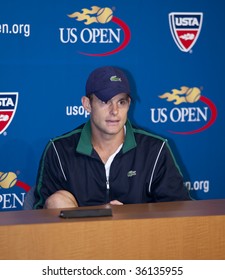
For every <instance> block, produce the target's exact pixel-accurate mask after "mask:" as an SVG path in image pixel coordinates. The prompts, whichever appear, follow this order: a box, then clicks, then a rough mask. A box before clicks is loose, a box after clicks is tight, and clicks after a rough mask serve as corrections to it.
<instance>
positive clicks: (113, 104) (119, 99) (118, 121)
mask: <svg viewBox="0 0 225 280" xmlns="http://www.w3.org/2000/svg"><path fill="white" fill-rule="evenodd" d="M90 102H91V123H92V129H95V130H98V131H99V132H100V133H104V134H108V135H115V134H118V133H119V132H121V130H122V129H123V127H124V124H125V123H126V120H127V113H128V110H129V106H130V98H129V96H128V95H127V94H125V93H120V94H117V95H115V96H114V97H113V98H112V99H110V100H109V101H108V102H103V101H101V100H100V99H98V98H97V97H96V96H95V95H93V96H92V98H91V101H90Z"/></svg>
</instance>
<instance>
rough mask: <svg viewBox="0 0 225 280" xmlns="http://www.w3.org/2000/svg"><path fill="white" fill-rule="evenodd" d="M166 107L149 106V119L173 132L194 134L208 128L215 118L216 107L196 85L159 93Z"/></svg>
mask: <svg viewBox="0 0 225 280" xmlns="http://www.w3.org/2000/svg"><path fill="white" fill-rule="evenodd" d="M159 98H160V99H162V100H163V101H167V102H168V103H167V106H166V107H158V108H151V109H150V111H151V121H152V123H155V124H156V123H157V124H161V125H164V127H165V128H166V129H168V125H169V126H170V129H169V130H168V132H170V133H174V134H183V135H185V134H195V133H200V132H202V131H204V130H206V129H208V128H209V127H210V126H211V125H213V124H214V122H215V121H216V118H217V108H216V106H215V104H214V103H213V102H212V101H211V100H210V99H209V98H207V97H205V96H203V95H202V89H200V88H198V87H187V86H182V87H181V88H180V89H172V91H171V92H165V93H163V94H161V95H159Z"/></svg>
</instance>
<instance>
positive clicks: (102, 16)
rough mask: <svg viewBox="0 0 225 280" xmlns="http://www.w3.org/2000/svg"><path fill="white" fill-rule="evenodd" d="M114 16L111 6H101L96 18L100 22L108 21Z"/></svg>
mask: <svg viewBox="0 0 225 280" xmlns="http://www.w3.org/2000/svg"><path fill="white" fill-rule="evenodd" d="M112 17H113V11H112V10H111V9H110V8H101V9H99V10H98V12H97V15H96V19H97V21H98V22H99V23H107V22H109V21H110V20H111V19H112Z"/></svg>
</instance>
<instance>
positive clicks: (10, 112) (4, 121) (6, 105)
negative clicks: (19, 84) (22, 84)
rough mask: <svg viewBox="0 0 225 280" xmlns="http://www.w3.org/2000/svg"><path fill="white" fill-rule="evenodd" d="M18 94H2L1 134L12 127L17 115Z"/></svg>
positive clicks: (0, 98)
mask: <svg viewBox="0 0 225 280" xmlns="http://www.w3.org/2000/svg"><path fill="white" fill-rule="evenodd" d="M17 103H18V92H0V134H2V133H3V132H4V131H5V130H6V129H7V128H8V127H9V125H10V123H11V122H12V120H13V117H14V115H15V113H16V108H17Z"/></svg>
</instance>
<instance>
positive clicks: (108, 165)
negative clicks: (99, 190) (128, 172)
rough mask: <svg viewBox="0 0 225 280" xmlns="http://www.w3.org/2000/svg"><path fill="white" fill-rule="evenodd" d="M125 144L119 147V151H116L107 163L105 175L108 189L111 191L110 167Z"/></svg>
mask: <svg viewBox="0 0 225 280" xmlns="http://www.w3.org/2000/svg"><path fill="white" fill-rule="evenodd" d="M122 146H123V143H122V144H121V145H120V146H119V147H118V149H117V150H116V151H115V153H113V154H112V155H111V156H110V157H109V158H108V160H107V162H106V163H105V173H106V180H107V189H109V184H108V182H109V170H110V166H111V163H112V161H113V159H114V157H115V156H116V155H117V154H118V153H119V151H120V149H121V148H122Z"/></svg>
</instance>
